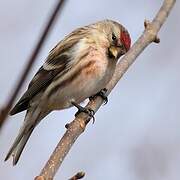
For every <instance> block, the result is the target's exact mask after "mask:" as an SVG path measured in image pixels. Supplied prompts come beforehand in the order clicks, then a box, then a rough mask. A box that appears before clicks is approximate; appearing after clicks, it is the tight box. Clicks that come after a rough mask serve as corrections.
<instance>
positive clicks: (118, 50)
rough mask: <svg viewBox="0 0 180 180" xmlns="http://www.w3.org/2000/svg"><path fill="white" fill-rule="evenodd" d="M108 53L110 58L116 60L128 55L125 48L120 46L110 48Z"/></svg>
mask: <svg viewBox="0 0 180 180" xmlns="http://www.w3.org/2000/svg"><path fill="white" fill-rule="evenodd" d="M108 51H109V52H108V53H109V57H110V58H115V59H118V58H119V57H120V56H122V55H124V54H125V53H126V50H125V49H124V48H122V47H118V46H110V47H109V49H108Z"/></svg>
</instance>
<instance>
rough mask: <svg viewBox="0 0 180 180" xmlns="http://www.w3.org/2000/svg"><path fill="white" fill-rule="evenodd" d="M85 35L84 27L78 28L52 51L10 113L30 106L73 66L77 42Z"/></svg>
mask: <svg viewBox="0 0 180 180" xmlns="http://www.w3.org/2000/svg"><path fill="white" fill-rule="evenodd" d="M75 34H76V35H75ZM83 35H84V31H83V30H82V28H80V29H77V30H76V31H74V32H72V33H71V34H70V35H69V36H67V37H66V38H65V39H64V40H62V41H61V42H60V43H58V44H57V45H56V46H55V47H54V48H53V49H52V50H51V51H50V53H49V55H48V57H47V60H46V61H45V63H44V64H43V66H41V68H40V69H39V70H38V72H37V73H36V74H35V76H34V78H33V79H32V80H31V82H30V84H29V86H28V89H27V91H26V92H25V93H24V94H23V96H22V97H21V98H20V100H19V101H18V102H17V104H16V105H15V106H14V107H13V109H12V110H11V111H10V115H14V114H16V113H19V112H21V111H24V110H26V109H27V108H28V106H29V101H30V100H31V99H32V98H33V97H34V96H35V95H37V94H38V93H40V92H41V91H42V90H44V89H46V87H47V86H48V85H49V84H50V83H51V82H52V80H53V79H54V77H55V76H57V75H58V76H59V75H62V74H64V73H66V72H67V71H68V70H69V69H70V68H71V67H72V66H73V63H72V61H73V58H74V57H73V55H72V54H73V51H74V49H75V44H77V43H78V41H79V40H80V39H82V38H83ZM69 62H71V63H69Z"/></svg>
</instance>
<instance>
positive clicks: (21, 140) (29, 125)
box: [5, 106, 51, 165]
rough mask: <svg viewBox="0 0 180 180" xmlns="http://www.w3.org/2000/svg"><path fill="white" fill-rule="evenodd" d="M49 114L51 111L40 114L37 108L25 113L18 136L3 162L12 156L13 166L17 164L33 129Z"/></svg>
mask: <svg viewBox="0 0 180 180" xmlns="http://www.w3.org/2000/svg"><path fill="white" fill-rule="evenodd" d="M50 112H51V111H43V112H42V111H41V109H40V108H37V106H34V107H31V109H29V110H28V111H27V113H26V117H25V120H24V123H23V126H22V127H21V129H20V131H19V134H18V136H17V137H16V139H15V141H14V143H13V145H12V146H11V148H10V150H9V152H8V153H7V155H6V158H5V161H6V160H8V159H9V158H10V156H11V155H12V156H13V165H16V164H17V162H18V160H19V157H20V156H21V153H22V151H23V149H24V147H25V145H26V143H27V141H28V139H29V137H30V135H31V133H32V132H33V130H34V128H35V127H36V126H37V124H38V123H39V122H40V121H41V119H43V118H44V117H45V116H46V115H47V114H49V113H50Z"/></svg>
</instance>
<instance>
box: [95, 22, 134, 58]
mask: <svg viewBox="0 0 180 180" xmlns="http://www.w3.org/2000/svg"><path fill="white" fill-rule="evenodd" d="M96 26H97V27H98V29H99V30H100V31H101V33H102V34H104V37H105V39H106V40H107V44H108V47H107V49H108V51H107V53H108V56H109V57H110V58H115V59H118V58H119V57H120V56H122V55H124V54H125V53H126V52H127V51H128V50H129V49H130V46H131V38H130V35H129V33H128V31H127V30H126V29H125V28H124V27H123V26H122V25H121V24H119V23H117V22H115V21H112V20H104V21H100V22H98V23H97V24H96Z"/></svg>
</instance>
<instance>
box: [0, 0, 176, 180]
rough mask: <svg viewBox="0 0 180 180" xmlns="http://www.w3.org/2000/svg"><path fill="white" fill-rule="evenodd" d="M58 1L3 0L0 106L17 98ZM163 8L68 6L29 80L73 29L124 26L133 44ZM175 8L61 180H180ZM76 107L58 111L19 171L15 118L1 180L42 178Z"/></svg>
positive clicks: (0, 140) (7, 134)
mask: <svg viewBox="0 0 180 180" xmlns="http://www.w3.org/2000/svg"><path fill="white" fill-rule="evenodd" d="M55 3H56V1H55V0H51V1H48V0H38V1H35V0H26V1H24V0H18V1H12V0H0V22H1V23H0V62H1V67H0V83H1V86H0V106H1V105H3V104H4V103H5V101H6V99H7V98H8V97H9V94H11V91H12V89H13V87H14V85H15V84H16V81H17V79H18V77H19V75H20V74H21V72H22V69H23V68H24V65H25V64H26V61H27V57H29V55H30V53H31V51H32V48H33V47H34V45H35V43H36V41H37V38H38V37H39V35H40V33H41V32H42V29H43V27H44V24H45V22H46V19H47V17H48V15H49V14H50V12H51V10H52V9H53V7H54V5H55ZM161 3H162V1H144V0H136V1H130V0H111V1H104V0H99V1H95V0H86V1H83V0H76V1H68V3H67V5H66V7H65V9H64V11H63V14H62V16H60V18H59V19H58V20H57V21H56V24H55V26H54V28H53V31H51V33H50V36H49V37H48V40H47V41H46V44H45V46H44V48H43V50H42V52H41V54H40V56H39V57H38V60H37V61H36V64H35V66H34V67H33V69H32V71H31V74H30V75H29V78H28V81H27V82H26V85H25V86H24V87H23V90H22V91H24V90H25V89H26V87H27V85H28V82H29V81H30V79H31V78H32V76H33V75H34V73H35V72H36V71H37V69H38V68H39V67H40V66H41V64H42V63H43V62H44V60H45V58H46V56H47V54H48V52H49V50H50V49H51V48H53V46H54V45H55V44H56V43H57V42H58V41H59V40H61V39H62V38H63V37H64V36H65V35H66V34H68V33H69V32H71V31H72V30H73V29H75V28H77V27H79V26H84V25H87V24H90V23H92V22H96V21H98V20H102V19H107V18H108V19H113V20H116V21H119V22H121V23H122V24H123V25H124V26H125V27H127V29H128V30H129V32H130V34H131V37H132V40H133V42H134V41H135V40H136V39H137V38H138V37H139V36H140V35H141V33H142V31H143V30H144V27H143V22H144V19H149V20H152V18H153V17H154V15H155V13H156V12H157V11H158V10H159V7H160V6H161ZM179 11H180V3H179V2H178V1H177V3H176V5H175V7H174V9H173V10H172V12H171V14H170V16H169V18H168V19H167V21H166V23H165V24H164V26H163V27H162V29H161V31H160V32H159V37H160V39H161V43H160V44H151V45H150V46H149V47H148V48H147V49H145V51H144V52H143V53H142V54H141V55H140V56H139V57H138V59H137V61H136V62H135V63H134V64H133V65H132V66H131V68H130V69H129V70H128V72H127V73H126V74H125V75H124V77H123V78H122V79H121V81H120V82H119V83H118V85H117V86H116V88H115V89H114V90H113V92H112V94H111V95H110V97H109V103H108V104H107V105H106V106H103V107H102V108H101V109H100V110H99V111H98V113H97V115H96V122H95V124H94V125H92V124H91V123H90V124H89V125H88V127H87V129H86V131H85V133H84V134H83V135H82V136H81V137H80V138H79V139H78V141H77V142H76V143H75V145H74V146H73V148H72V149H71V151H70V153H69V154H68V156H67V158H66V159H65V161H64V163H63V165H62V167H61V169H60V170H59V171H58V173H57V175H56V178H55V179H68V178H69V177H71V176H72V175H73V174H75V173H76V172H77V171H81V170H83V171H85V172H86V177H85V178H84V179H88V180H97V179H98V180H99V179H112V180H118V179H121V180H122V179H123V180H179V177H180V171H179V167H180V110H179V107H180V59H179V51H180V50H179V49H180V45H179V40H180V38H179V37H180V36H179V32H180V25H179V24H180V22H179V19H178V18H179V16H180V14H179ZM21 94H22V92H21ZM75 112H76V109H75V108H72V109H69V110H65V111H60V112H53V113H51V114H50V115H49V116H48V117H46V118H45V119H44V121H42V122H41V123H40V125H39V126H38V127H37V128H36V129H35V131H34V133H33V134H32V136H31V138H30V140H29V141H28V143H27V146H26V148H25V150H24V152H23V154H22V156H21V158H20V161H19V162H18V164H17V166H15V167H13V166H12V161H11V160H9V161H7V162H5V163H4V157H5V155H6V153H7V151H8V150H9V148H10V146H11V144H12V143H13V141H14V139H15V137H16V135H17V133H18V130H19V128H20V126H21V124H22V122H23V119H24V114H25V113H24V112H23V113H20V114H17V115H16V116H13V117H9V120H8V121H7V123H6V124H5V126H4V128H3V130H2V131H1V134H0V179H6V180H15V179H17V180H24V179H27V180H30V179H33V178H34V177H35V176H36V175H38V174H39V172H40V170H41V168H42V167H43V165H44V164H45V162H46V161H47V159H48V158H49V156H50V154H51V152H52V151H53V149H54V148H55V146H56V144H57V143H58V141H59V139H60V137H61V136H62V135H63V133H64V132H65V128H64V125H65V124H66V123H67V122H69V121H70V120H72V119H73V117H74V113H75Z"/></svg>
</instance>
